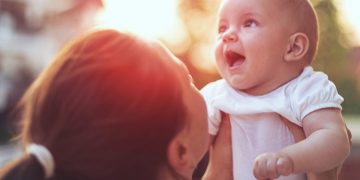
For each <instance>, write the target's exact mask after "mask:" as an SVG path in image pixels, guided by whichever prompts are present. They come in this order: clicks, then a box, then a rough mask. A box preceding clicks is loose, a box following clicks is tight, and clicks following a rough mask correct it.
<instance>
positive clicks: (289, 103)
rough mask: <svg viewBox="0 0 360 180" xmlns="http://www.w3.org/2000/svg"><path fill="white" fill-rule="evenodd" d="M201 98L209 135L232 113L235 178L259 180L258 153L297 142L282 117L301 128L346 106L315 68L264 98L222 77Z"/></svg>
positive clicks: (294, 179) (297, 178) (288, 179)
mask: <svg viewBox="0 0 360 180" xmlns="http://www.w3.org/2000/svg"><path fill="white" fill-rule="evenodd" d="M201 94H202V95H203V96H204V98H205V101H206V104H207V109H208V115H209V133H210V134H212V135H216V134H217V131H218V128H219V124H220V121H221V115H220V111H223V112H225V113H228V114H229V115H230V121H231V130H232V132H231V134H232V151H233V173H234V179H235V180H255V179H256V178H255V177H254V176H253V173H252V168H253V163H254V160H255V158H256V157H257V156H258V155H259V154H261V153H264V152H276V151H279V150H281V149H282V148H284V147H286V146H288V145H291V144H294V143H295V140H294V137H293V135H292V133H291V132H290V130H289V129H288V128H287V126H286V125H285V124H284V123H283V122H282V120H281V116H283V117H285V118H286V119H288V120H290V121H291V122H293V123H295V124H297V125H299V126H302V120H303V119H304V117H305V116H306V115H308V114H309V113H311V112H313V111H315V110H319V109H322V108H329V107H334V108H339V109H341V103H342V102H343V98H342V97H341V96H340V95H339V94H338V92H337V90H336V87H335V85H334V84H333V83H332V82H331V81H329V80H328V77H327V75H325V74H324V73H322V72H315V71H314V70H313V69H312V67H310V66H308V67H306V68H305V69H304V71H303V72H302V73H301V74H300V75H299V76H298V77H296V78H295V79H293V80H291V81H289V82H288V83H286V84H285V85H283V86H281V87H279V88H277V89H275V90H274V91H272V92H270V93H268V94H265V95H261V96H252V95H249V94H246V93H244V92H241V91H237V90H235V89H233V88H231V87H230V86H229V85H228V84H227V82H226V81H225V80H223V79H221V80H218V81H215V82H212V83H209V84H208V85H206V86H205V87H204V88H203V89H202V90H201ZM278 179H284V180H285V179H286V180H300V179H306V178H305V174H298V175H291V176H282V177H280V178H278Z"/></svg>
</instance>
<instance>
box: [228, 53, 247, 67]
mask: <svg viewBox="0 0 360 180" xmlns="http://www.w3.org/2000/svg"><path fill="white" fill-rule="evenodd" d="M225 57H226V61H227V63H228V64H229V66H230V67H234V66H239V65H241V64H242V63H243V62H244V61H245V56H243V55H241V54H239V53H236V52H234V51H226V52H225Z"/></svg>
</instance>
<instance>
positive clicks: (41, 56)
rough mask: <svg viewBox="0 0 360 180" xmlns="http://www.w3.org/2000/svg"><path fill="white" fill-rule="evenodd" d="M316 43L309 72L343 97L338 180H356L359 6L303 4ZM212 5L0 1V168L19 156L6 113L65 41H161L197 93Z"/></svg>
mask: <svg viewBox="0 0 360 180" xmlns="http://www.w3.org/2000/svg"><path fill="white" fill-rule="evenodd" d="M311 1H312V3H313V5H314V7H315V8H316V10H317V13H318V15H319V21H320V26H321V41H320V47H319V52H318V56H317V59H316V61H314V63H313V66H314V68H315V69H316V70H319V71H324V72H325V73H327V74H328V75H329V78H330V80H332V81H333V82H334V83H335V84H336V85H337V87H338V91H339V92H340V94H341V95H342V96H343V97H344V98H345V102H344V103H343V114H344V116H345V120H346V122H347V124H348V126H349V128H350V129H351V131H352V133H353V150H352V153H351V155H350V157H349V158H348V159H347V161H346V162H345V165H344V167H343V171H342V174H341V179H344V180H345V179H346V180H351V179H354V180H358V179H360V172H359V171H358V170H359V169H360V11H359V8H360V1H358V0H311ZM219 3H220V0H196V1H195V0H152V1H149V0H131V1H130V0H0V167H1V166H3V165H4V164H5V163H6V162H8V161H9V160H10V159H13V158H14V157H15V156H17V155H18V154H19V153H21V150H20V148H19V145H18V144H17V142H16V141H14V140H11V138H13V137H14V136H15V135H16V133H17V130H18V129H17V127H18V126H17V122H16V121H15V118H14V116H13V115H12V114H11V112H12V111H13V109H14V106H15V104H16V103H17V101H18V100H19V98H20V97H21V95H22V94H23V92H24V90H25V89H26V88H27V87H28V86H29V84H30V83H31V82H32V81H33V80H34V78H36V77H37V75H38V74H39V73H40V72H41V70H42V69H44V68H45V67H46V66H47V65H48V64H49V63H50V62H51V61H52V59H53V57H54V55H55V54H56V52H57V51H58V50H59V49H60V48H61V47H62V46H63V45H64V43H66V42H67V41H69V40H70V39H71V38H73V37H74V36H76V35H78V34H81V33H82V32H84V31H87V30H89V29H90V28H94V27H111V28H116V29H119V30H122V31H130V32H132V33H136V34H139V35H141V36H144V37H146V38H155V39H159V40H160V41H162V42H163V43H165V44H166V45H167V46H168V47H169V48H170V49H171V51H172V52H173V53H175V54H176V55H177V56H178V57H179V58H180V59H181V60H183V61H184V62H185V64H186V65H187V66H188V67H189V69H190V72H191V74H192V75H193V78H194V80H195V84H196V85H197V87H198V88H201V87H203V86H204V85H205V84H206V83H208V82H210V81H213V80H215V79H218V78H219V75H218V74H217V72H216V68H215V64H214V56H213V44H214V40H215V34H216V28H215V25H216V12H217V9H218V6H219Z"/></svg>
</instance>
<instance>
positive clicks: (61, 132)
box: [4, 30, 186, 180]
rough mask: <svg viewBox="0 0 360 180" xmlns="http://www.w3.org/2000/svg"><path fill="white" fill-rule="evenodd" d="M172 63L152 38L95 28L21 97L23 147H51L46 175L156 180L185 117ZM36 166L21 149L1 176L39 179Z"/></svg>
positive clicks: (41, 174) (179, 85) (63, 177)
mask: <svg viewBox="0 0 360 180" xmlns="http://www.w3.org/2000/svg"><path fill="white" fill-rule="evenodd" d="M177 68H180V66H178V65H176V63H175V61H172V60H170V55H169V54H167V53H166V52H165V51H164V49H163V48H162V47H160V46H159V45H158V44H156V43H149V42H146V41H145V40H142V39H139V38H137V37H135V36H131V35H129V34H122V33H120V32H117V31H113V30H101V31H96V32H92V33H89V34H87V35H85V36H83V37H81V38H79V39H77V40H75V41H74V42H72V43H71V44H70V45H68V46H67V47H65V49H63V51H61V53H60V54H59V55H58V56H57V58H55V60H54V62H52V64H51V65H50V66H49V67H48V68H47V69H46V70H45V71H44V72H43V73H42V74H41V75H40V76H39V78H38V79H37V80H36V81H35V82H34V83H33V84H32V86H31V87H30V88H29V89H28V91H27V92H26V94H25V95H24V97H23V98H22V100H21V102H20V108H21V109H22V117H21V121H22V122H23V123H22V130H21V134H20V137H21V139H22V140H23V144H24V146H26V145H27V144H29V143H37V144H41V145H43V146H45V147H47V148H48V149H49V151H50V152H51V154H52V155H53V157H54V160H55V174H54V176H53V178H52V179H67V180H68V179H154V178H155V176H156V173H157V168H158V167H159V166H160V165H161V164H165V163H166V161H167V160H166V150H167V146H168V143H169V142H170V140H171V139H172V138H173V137H174V136H175V135H176V133H177V132H178V131H179V130H181V129H182V128H183V127H184V124H185V122H184V119H185V114H186V112H185V107H184V104H183V102H182V85H181V81H180V79H181V78H180V76H181V75H180V72H179V69H177ZM24 169H25V170H24ZM28 169H31V170H28ZM36 169H39V163H38V162H37V160H36V159H34V157H33V156H31V155H30V156H28V155H26V156H24V157H22V158H21V159H20V160H19V161H18V162H17V163H15V164H13V165H12V166H9V167H8V168H7V170H6V171H7V176H6V175H5V176H4V177H5V179H6V178H9V179H12V177H16V179H42V178H43V177H44V175H43V174H44V173H43V171H36ZM24 172H28V173H34V172H38V173H37V175H35V177H34V176H33V177H34V178H30V176H28V175H27V173H24ZM21 174H23V175H21Z"/></svg>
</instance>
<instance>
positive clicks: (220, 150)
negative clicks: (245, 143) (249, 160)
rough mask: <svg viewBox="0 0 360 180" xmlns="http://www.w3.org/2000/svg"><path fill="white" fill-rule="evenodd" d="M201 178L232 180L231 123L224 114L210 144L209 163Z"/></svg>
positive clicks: (206, 179)
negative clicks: (217, 131) (216, 133)
mask: <svg viewBox="0 0 360 180" xmlns="http://www.w3.org/2000/svg"><path fill="white" fill-rule="evenodd" d="M202 179H203V180H218V179H222V180H232V179H233V172H232V149H231V124H230V120H229V118H228V116H225V117H224V118H223V119H222V121H221V124H220V129H219V133H218V135H217V136H216V137H214V139H213V143H212V145H211V146H210V157H209V164H208V167H207V169H206V172H205V174H204V176H203V178H202Z"/></svg>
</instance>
